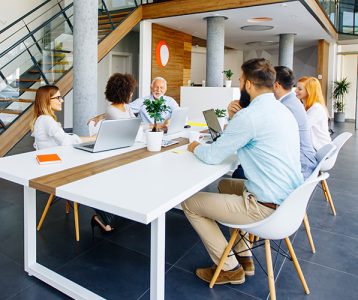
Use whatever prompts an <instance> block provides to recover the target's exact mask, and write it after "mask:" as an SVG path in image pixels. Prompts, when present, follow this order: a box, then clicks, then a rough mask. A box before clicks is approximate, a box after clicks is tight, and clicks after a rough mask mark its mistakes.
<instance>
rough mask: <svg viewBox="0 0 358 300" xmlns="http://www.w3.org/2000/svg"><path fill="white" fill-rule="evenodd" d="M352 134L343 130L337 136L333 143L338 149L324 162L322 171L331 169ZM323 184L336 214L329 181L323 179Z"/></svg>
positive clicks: (325, 193) (327, 198)
mask: <svg viewBox="0 0 358 300" xmlns="http://www.w3.org/2000/svg"><path fill="white" fill-rule="evenodd" d="M351 136H352V134H351V133H350V132H343V133H341V134H340V135H339V136H337V137H336V138H335V139H334V140H333V141H332V143H333V144H334V145H335V146H336V150H335V151H334V152H333V153H332V155H331V156H330V157H328V159H327V160H326V161H325V162H324V163H323V164H322V166H321V169H320V172H326V171H329V170H331V169H332V168H333V167H334V165H335V163H336V160H337V156H338V153H339V151H340V150H341V148H342V147H343V145H344V144H345V143H346V142H347V141H348V139H349V138H350V137H351ZM321 185H322V189H323V193H324V196H325V198H326V200H327V202H328V203H329V205H330V206H331V209H332V213H333V215H334V216H335V215H336V214H337V213H336V208H335V207H334V204H333V200H332V196H331V193H330V191H329V188H328V185H327V181H326V180H322V181H321Z"/></svg>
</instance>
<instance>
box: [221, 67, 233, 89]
mask: <svg viewBox="0 0 358 300" xmlns="http://www.w3.org/2000/svg"><path fill="white" fill-rule="evenodd" d="M223 73H224V75H225V77H226V80H225V86H226V87H231V77H232V75H234V73H233V72H231V70H230V69H229V70H224V71H223Z"/></svg>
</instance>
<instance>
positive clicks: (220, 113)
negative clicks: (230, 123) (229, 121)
mask: <svg viewBox="0 0 358 300" xmlns="http://www.w3.org/2000/svg"><path fill="white" fill-rule="evenodd" d="M215 114H216V116H217V117H218V118H223V117H226V109H219V108H217V109H215Z"/></svg>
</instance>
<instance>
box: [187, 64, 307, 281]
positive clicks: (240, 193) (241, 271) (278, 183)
mask: <svg viewBox="0 0 358 300" xmlns="http://www.w3.org/2000/svg"><path fill="white" fill-rule="evenodd" d="M241 69H242V74H241V76H240V88H241V90H243V91H244V90H246V91H247V93H248V94H249V96H250V105H249V106H248V107H247V108H245V109H240V105H239V102H238V101H234V102H231V103H230V105H229V107H228V112H229V118H230V121H229V124H228V125H227V127H226V128H225V130H224V132H223V134H222V135H221V136H220V137H219V138H218V139H217V140H216V141H215V142H213V143H212V144H210V145H208V144H205V145H201V144H199V143H197V142H193V143H191V144H190V145H189V146H188V150H189V151H191V152H193V153H194V155H195V156H196V157H197V158H198V159H200V160H202V161H203V162H205V163H207V164H220V163H221V162H222V161H223V160H225V159H226V158H228V157H229V156H231V155H232V154H233V153H236V154H237V156H238V159H239V161H240V163H241V164H242V166H243V168H244V169H245V175H246V177H247V180H245V181H244V180H241V179H233V178H230V179H223V180H221V181H220V183H219V186H218V188H219V191H220V194H218V193H203V192H200V193H197V194H196V195H194V196H192V197H190V198H189V199H187V200H186V201H185V202H183V203H182V207H183V210H184V213H185V215H186V216H187V218H188V220H189V221H190V223H191V224H192V226H193V227H194V229H195V230H196V231H197V233H198V234H199V236H200V238H201V239H202V241H203V243H204V246H205V248H206V250H207V251H208V253H209V255H210V257H211V259H212V260H213V262H214V263H215V265H217V264H218V263H219V260H220V257H221V255H222V253H223V251H224V249H225V248H226V246H227V240H226V238H225V237H224V235H223V233H222V232H221V230H220V228H219V226H218V224H217V223H216V221H220V222H224V223H240V224H245V223H252V222H257V221H260V220H262V219H264V218H267V217H268V216H270V215H271V214H272V213H273V212H274V210H275V209H276V207H277V206H278V205H280V204H281V203H282V202H283V201H284V200H285V199H286V198H287V196H288V195H289V194H290V193H291V192H292V191H293V190H294V189H296V188H297V187H298V186H299V185H300V184H302V182H303V177H302V174H301V165H300V151H299V149H300V143H299V134H298V126H297V122H296V120H295V118H294V117H293V115H292V114H291V112H290V111H289V110H288V109H287V108H286V107H285V106H284V105H282V104H281V103H280V102H279V101H277V100H276V99H275V96H274V94H273V93H272V89H273V84H274V82H275V77H276V74H275V69H274V68H273V67H272V65H271V64H270V63H269V62H268V61H267V60H266V59H264V58H257V59H252V60H249V61H247V62H245V63H244V64H243V65H242V66H241ZM243 234H244V233H243ZM237 242H238V243H237V245H236V246H235V249H234V250H235V252H237V253H240V256H239V255H229V256H228V258H227V260H226V262H225V264H224V266H223V269H222V271H221V272H220V275H219V277H218V279H217V281H216V283H218V284H224V283H231V284H241V283H243V282H245V274H246V275H248V276H250V275H254V272H255V270H254V264H253V260H252V258H251V255H252V254H251V251H250V250H249V249H248V248H247V245H246V243H245V242H244V241H242V240H240V241H239V240H238V241H237ZM231 254H232V253H231ZM215 268H216V267H208V268H199V269H197V270H196V274H197V276H198V277H199V278H201V279H202V280H204V281H206V282H210V280H211V278H212V276H213V274H214V272H215Z"/></svg>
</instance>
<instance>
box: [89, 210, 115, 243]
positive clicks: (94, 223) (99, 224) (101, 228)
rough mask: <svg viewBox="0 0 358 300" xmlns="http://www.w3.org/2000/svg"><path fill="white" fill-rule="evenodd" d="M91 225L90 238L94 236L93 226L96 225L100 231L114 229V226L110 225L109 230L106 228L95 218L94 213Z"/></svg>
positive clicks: (106, 231) (108, 231)
mask: <svg viewBox="0 0 358 300" xmlns="http://www.w3.org/2000/svg"><path fill="white" fill-rule="evenodd" d="M91 227H92V238H93V237H94V228H95V227H98V228H99V229H100V230H101V232H102V233H106V234H108V233H110V232H112V231H113V230H114V228H112V227H111V230H106V228H105V226H104V225H103V224H102V223H101V221H99V220H98V219H97V215H94V216H93V217H92V219H91Z"/></svg>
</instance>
